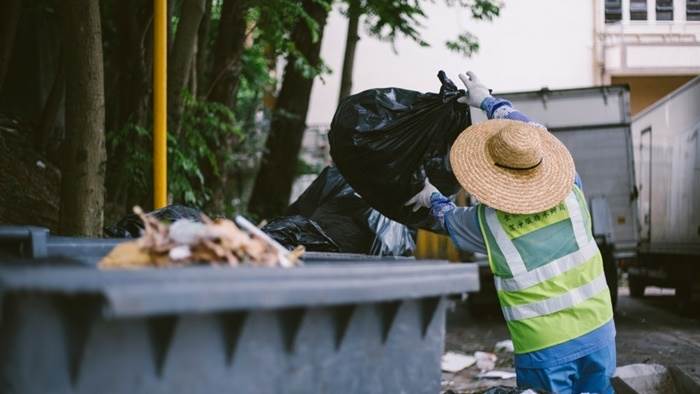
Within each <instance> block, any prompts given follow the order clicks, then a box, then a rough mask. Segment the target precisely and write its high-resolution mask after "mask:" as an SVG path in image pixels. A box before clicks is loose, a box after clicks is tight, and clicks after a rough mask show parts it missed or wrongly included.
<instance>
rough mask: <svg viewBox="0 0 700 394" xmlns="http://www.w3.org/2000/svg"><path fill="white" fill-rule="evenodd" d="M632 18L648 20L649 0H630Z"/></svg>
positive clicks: (634, 19)
mask: <svg viewBox="0 0 700 394" xmlns="http://www.w3.org/2000/svg"><path fill="white" fill-rule="evenodd" d="M630 20H633V21H645V20H647V0H630Z"/></svg>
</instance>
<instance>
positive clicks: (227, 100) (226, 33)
mask: <svg viewBox="0 0 700 394" xmlns="http://www.w3.org/2000/svg"><path fill="white" fill-rule="evenodd" d="M249 7H250V3H249V1H248V0H224V3H223V5H222V7H221V19H220V21H219V31H218V33H217V36H216V44H215V45H214V62H213V66H212V71H211V73H210V75H209V78H210V79H211V84H210V87H209V91H208V93H207V95H206V96H207V99H208V100H209V101H213V102H217V103H221V104H223V105H225V106H226V107H228V108H230V109H231V110H233V109H235V106H236V94H237V92H238V86H239V82H240V76H241V69H242V63H243V50H244V49H245V39H246V27H247V26H246V13H247V12H248V9H249ZM237 142H238V141H237V139H236V137H235V136H233V135H229V136H226V137H225V139H224V141H223V144H221V145H220V146H216V147H212V150H214V151H215V152H217V161H218V162H219V163H224V162H226V160H227V158H228V156H229V155H230V154H231V152H232V151H233V150H234V147H235V145H236V143H237ZM203 164H204V168H203V173H204V178H205V182H206V185H207V187H208V188H209V189H210V190H211V193H212V198H211V202H210V203H209V205H208V206H207V209H208V210H210V211H211V212H214V213H219V214H220V213H224V212H225V209H226V206H227V197H226V195H227V193H226V190H227V188H230V185H229V178H230V177H229V175H230V174H229V173H228V171H227V169H226V168H224V166H221V167H220V169H219V172H218V173H217V172H216V171H214V168H213V167H212V166H211V165H210V164H209V162H208V161H207V162H205V163H203Z"/></svg>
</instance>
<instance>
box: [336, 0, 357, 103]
mask: <svg viewBox="0 0 700 394" xmlns="http://www.w3.org/2000/svg"><path fill="white" fill-rule="evenodd" d="M359 1H360V0H350V1H349V5H348V36H347V38H346V39H345V55H344V56H343V71H342V76H341V78H340V94H339V96H338V103H340V101H341V100H342V99H344V98H345V97H347V96H349V95H350V92H351V91H352V73H353V69H354V67H355V48H357V42H358V41H359V40H360V36H359V35H358V34H357V28H358V26H359V23H360V13H361V10H360V4H359Z"/></svg>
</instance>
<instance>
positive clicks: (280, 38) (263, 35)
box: [251, 0, 332, 78]
mask: <svg viewBox="0 0 700 394" xmlns="http://www.w3.org/2000/svg"><path fill="white" fill-rule="evenodd" d="M314 1H315V2H316V3H317V4H319V5H321V6H322V7H325V8H327V9H330V8H331V5H332V0H314ZM254 3H255V6H254V7H253V9H252V12H251V18H252V19H251V20H254V21H255V44H256V45H260V46H261V47H264V48H265V49H266V50H267V51H268V52H269V55H270V56H271V57H273V58H275V57H277V56H284V57H286V58H287V59H293V61H294V66H295V67H297V69H299V70H301V71H302V73H303V75H304V76H305V77H307V78H314V77H316V76H319V75H323V74H327V73H329V72H330V71H331V70H330V68H329V67H328V66H327V65H326V64H325V63H324V62H323V60H321V62H319V64H318V65H317V66H313V65H311V64H310V63H309V61H308V59H306V58H305V57H304V56H303V55H302V54H301V53H300V52H299V50H298V49H297V48H296V46H295V45H294V41H293V39H292V33H293V31H294V29H295V27H296V26H297V24H298V23H304V24H306V26H307V27H308V28H309V30H310V31H311V36H312V40H313V41H314V42H316V41H318V40H319V38H320V34H319V33H320V26H319V25H318V23H316V21H315V20H314V19H313V18H312V17H311V16H310V15H309V14H308V13H307V12H306V10H305V9H304V7H303V2H301V1H298V0H257V1H255V2H254Z"/></svg>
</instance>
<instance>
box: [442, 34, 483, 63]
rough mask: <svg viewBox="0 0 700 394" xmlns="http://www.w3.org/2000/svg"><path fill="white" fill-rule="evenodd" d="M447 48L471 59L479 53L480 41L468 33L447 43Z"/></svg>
mask: <svg viewBox="0 0 700 394" xmlns="http://www.w3.org/2000/svg"><path fill="white" fill-rule="evenodd" d="M445 46H446V47H447V49H449V50H451V51H453V52H457V53H461V54H462V55H464V56H466V57H470V56H471V55H473V54H474V53H476V52H478V51H479V39H478V38H476V36H475V35H473V34H471V33H469V32H468V31H467V32H464V33H462V34H460V35H459V36H458V37H457V38H456V39H455V40H448V41H445Z"/></svg>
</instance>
